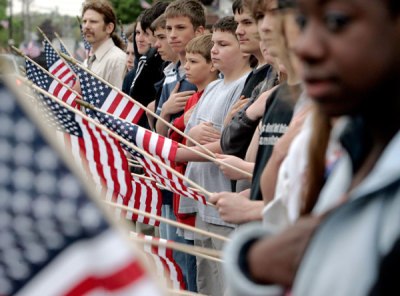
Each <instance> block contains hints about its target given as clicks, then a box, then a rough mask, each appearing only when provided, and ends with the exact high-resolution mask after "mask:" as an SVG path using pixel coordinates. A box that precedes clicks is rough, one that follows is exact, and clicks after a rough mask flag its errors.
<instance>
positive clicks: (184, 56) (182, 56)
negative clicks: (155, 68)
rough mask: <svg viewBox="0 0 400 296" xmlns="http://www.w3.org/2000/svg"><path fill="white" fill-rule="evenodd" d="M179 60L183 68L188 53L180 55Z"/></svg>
mask: <svg viewBox="0 0 400 296" xmlns="http://www.w3.org/2000/svg"><path fill="white" fill-rule="evenodd" d="M179 60H180V61H181V67H183V66H184V65H185V63H186V51H185V52H183V53H182V52H181V53H179Z"/></svg>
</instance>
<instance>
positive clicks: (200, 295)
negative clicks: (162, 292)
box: [167, 289, 209, 296]
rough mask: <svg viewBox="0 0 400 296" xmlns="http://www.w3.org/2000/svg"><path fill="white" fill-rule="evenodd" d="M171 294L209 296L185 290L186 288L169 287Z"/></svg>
mask: <svg viewBox="0 0 400 296" xmlns="http://www.w3.org/2000/svg"><path fill="white" fill-rule="evenodd" d="M167 292H168V295H169V296H177V295H179V296H209V295H205V294H199V293H196V292H190V291H184V290H174V289H167Z"/></svg>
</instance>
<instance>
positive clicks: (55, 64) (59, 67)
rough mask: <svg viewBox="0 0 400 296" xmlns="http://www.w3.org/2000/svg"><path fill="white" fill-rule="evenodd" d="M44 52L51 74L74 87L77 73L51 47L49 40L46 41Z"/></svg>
mask: <svg viewBox="0 0 400 296" xmlns="http://www.w3.org/2000/svg"><path fill="white" fill-rule="evenodd" d="M44 52H45V54H46V63H47V68H48V69H49V72H50V73H51V74H52V75H54V76H55V77H57V78H58V79H60V80H61V81H62V82H64V83H66V84H68V85H69V86H73V85H74V83H75V80H74V79H75V78H76V77H75V73H74V72H73V71H72V70H71V69H70V68H69V67H68V65H67V63H65V61H64V60H63V59H61V58H60V57H59V55H58V54H57V52H56V51H55V50H54V49H53V47H51V45H50V44H49V42H47V40H44Z"/></svg>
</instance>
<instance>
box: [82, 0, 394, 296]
mask: <svg viewBox="0 0 400 296" xmlns="http://www.w3.org/2000/svg"><path fill="white" fill-rule="evenodd" d="M399 3H400V2H398V1H396V0H384V1H381V0H347V1H342V0H330V1H319V0H234V1H233V4H232V16H226V17H223V18H221V19H219V20H218V21H217V22H216V23H215V24H212V28H211V29H210V28H209V26H206V10H205V8H204V6H203V5H202V4H201V3H200V2H199V1H197V0H175V1H173V2H156V3H155V4H153V6H152V7H151V8H148V9H146V10H145V11H143V13H142V14H141V15H140V16H139V17H138V18H137V20H136V22H135V23H134V24H132V25H130V26H129V28H128V30H127V31H126V32H125V34H126V35H127V37H128V44H127V46H126V48H123V45H122V43H121V42H120V40H119V38H118V36H117V35H116V33H115V32H114V31H115V29H116V16H115V13H114V11H113V8H112V7H111V5H110V4H109V3H108V2H106V1H103V0H88V1H86V2H85V3H84V6H83V11H82V25H83V32H84V36H85V38H86V40H87V41H88V42H89V43H90V44H91V47H92V49H91V52H90V55H89V57H88V59H87V60H86V61H85V63H86V65H87V67H88V68H89V69H90V70H92V71H93V72H94V73H96V74H98V75H99V76H100V77H102V78H104V79H105V80H107V81H108V82H110V83H111V84H113V85H115V86H117V87H118V88H121V89H122V90H123V91H124V92H125V93H126V94H128V95H130V96H131V97H132V98H134V99H135V100H137V101H138V102H140V103H141V104H143V105H145V106H147V107H148V108H149V110H151V111H154V112H155V113H156V114H157V115H159V116H160V117H161V118H163V119H164V120H166V121H167V122H170V123H171V124H172V125H173V126H175V127H176V128H177V129H179V130H180V131H182V132H184V133H185V134H186V135H188V136H190V137H191V138H192V139H194V140H195V141H197V142H198V143H200V144H201V145H203V147H205V148H207V149H208V151H211V152H212V153H214V154H215V155H216V158H217V159H218V160H219V161H218V162H212V161H209V160H208V159H205V158H204V157H202V156H201V155H199V154H198V153H196V151H194V150H198V151H203V149H204V148H201V147H198V146H195V145H193V142H192V141H189V140H187V138H185V137H183V136H182V135H180V134H179V133H177V132H176V131H175V130H173V129H170V128H169V127H168V126H167V125H165V124H164V122H163V121H161V120H157V118H155V117H153V116H152V114H151V113H150V112H148V113H147V114H146V113H144V114H143V115H142V118H141V119H140V121H139V122H138V124H139V125H140V126H142V127H145V128H147V129H151V130H152V131H155V132H157V133H159V134H161V135H163V136H166V137H169V138H171V139H173V140H175V141H177V142H179V143H182V144H185V145H187V146H192V150H189V149H187V148H184V147H181V148H179V149H178V151H177V153H176V159H175V160H176V162H178V163H179V166H178V169H179V172H180V173H182V174H184V175H185V176H186V177H187V178H189V179H190V180H192V181H194V182H195V183H197V184H199V185H200V186H202V187H203V188H205V189H206V190H208V191H209V192H212V194H211V196H207V197H206V198H207V200H208V201H209V202H211V203H213V204H214V205H215V207H210V206H206V205H204V204H202V203H200V202H197V201H194V200H190V199H187V198H185V197H183V196H179V195H177V194H173V193H172V192H170V191H162V216H163V217H165V218H168V219H171V220H176V221H178V222H181V223H184V224H187V225H191V226H195V227H196V228H199V229H202V230H206V231H208V232H213V233H217V234H220V235H223V236H230V235H232V237H233V239H232V241H230V242H229V243H226V245H225V246H224V245H223V243H222V242H221V241H219V240H217V239H214V238H210V237H207V236H205V235H199V234H197V233H192V232H189V231H186V230H182V229H179V228H176V227H173V226H170V225H167V224H164V223H161V225H160V227H159V229H156V228H155V227H151V226H148V225H144V224H140V223H136V226H137V229H138V231H140V232H142V233H146V234H151V235H153V236H160V237H161V238H165V239H168V240H172V241H175V242H180V243H184V244H188V245H194V246H200V247H205V248H211V249H215V250H224V263H223V264H221V263H217V262H215V261H211V260H207V259H204V258H200V257H197V258H196V257H195V256H192V255H189V254H185V253H182V252H175V253H174V258H175V260H176V262H177V264H178V265H179V266H180V268H181V270H182V272H183V275H184V280H185V283H186V287H187V290H189V291H193V292H198V293H201V294H206V295H215V296H217V295H291V294H293V295H307V296H310V295H389V294H390V295H393V291H396V290H398V288H397V285H395V281H394V279H395V276H394V274H395V273H396V271H397V270H398V265H397V262H398V261H399V260H398V259H399V256H397V254H398V250H399V238H400V221H399V220H400V214H399V213H400V192H399V191H400V169H399V168H400V158H399V155H400V154H399V151H400V147H399V145H400V139H399V133H398V130H399V125H400V121H399V120H398V119H397V120H396V118H398V117H397V116H398V114H399V111H400V98H399V97H398V95H399V94H398V93H397V92H399V90H397V87H398V86H399V84H398V83H397V82H396V80H397V79H398V76H397V74H399V73H398V72H399V71H400V56H399V54H398V53H399V50H400V4H399ZM208 25H209V24H208ZM121 48H122V49H121ZM398 63H399V64H398ZM396 73H397V74H396ZM75 89H77V90H78V91H79V90H80V87H79V83H77V84H76V87H75ZM225 164H228V165H230V166H234V167H237V168H240V169H241V171H238V170H234V169H232V168H231V167H230V166H227V165H225ZM136 173H141V171H140V168H139V169H136ZM261 221H262V223H261ZM249 222H258V223H249ZM225 293H227V294H225Z"/></svg>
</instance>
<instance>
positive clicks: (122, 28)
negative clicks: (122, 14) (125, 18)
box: [118, 20, 124, 34]
mask: <svg viewBox="0 0 400 296" xmlns="http://www.w3.org/2000/svg"><path fill="white" fill-rule="evenodd" d="M118 22H119V28H120V29H121V34H122V33H124V25H123V24H122V21H121V20H118Z"/></svg>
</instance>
